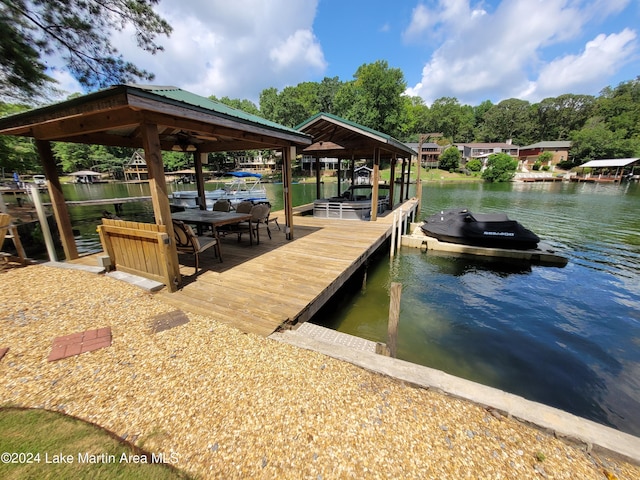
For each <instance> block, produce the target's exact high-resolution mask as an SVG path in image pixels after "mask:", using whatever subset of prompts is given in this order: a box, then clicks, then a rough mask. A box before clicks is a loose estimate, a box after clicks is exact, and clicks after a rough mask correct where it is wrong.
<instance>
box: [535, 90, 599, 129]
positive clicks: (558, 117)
mask: <svg viewBox="0 0 640 480" xmlns="http://www.w3.org/2000/svg"><path fill="white" fill-rule="evenodd" d="M595 105H596V98H595V97H594V96H592V95H573V94H570V93H568V94H565V95H560V96H559V97H553V98H545V99H544V100H542V101H541V102H540V103H539V104H537V105H534V109H533V111H534V115H535V117H536V118H535V119H536V123H537V126H536V128H535V130H536V135H537V139H538V140H569V138H570V137H571V132H573V131H574V130H580V129H581V128H582V127H583V126H584V124H585V122H586V121H587V120H588V119H589V117H591V116H592V115H593V112H594V108H595Z"/></svg>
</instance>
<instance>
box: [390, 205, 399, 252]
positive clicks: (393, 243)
mask: <svg viewBox="0 0 640 480" xmlns="http://www.w3.org/2000/svg"><path fill="white" fill-rule="evenodd" d="M397 221H398V212H393V220H392V222H391V245H390V247H389V257H390V258H393V256H394V255H395V253H396V222H397Z"/></svg>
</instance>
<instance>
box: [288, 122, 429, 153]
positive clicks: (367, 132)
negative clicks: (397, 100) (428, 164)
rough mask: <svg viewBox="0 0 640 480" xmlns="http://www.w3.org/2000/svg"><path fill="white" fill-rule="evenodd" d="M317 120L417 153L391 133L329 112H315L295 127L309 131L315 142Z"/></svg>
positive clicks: (338, 141)
mask: <svg viewBox="0 0 640 480" xmlns="http://www.w3.org/2000/svg"><path fill="white" fill-rule="evenodd" d="M319 122H327V123H331V124H334V125H340V126H342V127H343V128H344V129H346V130H349V131H350V132H351V133H352V134H357V135H361V136H364V137H368V138H370V139H373V140H374V141H375V142H377V143H380V144H382V145H386V146H388V147H390V148H391V149H393V150H394V151H397V152H398V153H403V154H409V155H417V153H416V152H415V151H414V150H413V149H411V148H410V147H408V146H407V145H405V144H404V143H402V142H400V141H399V140H396V139H395V138H393V137H392V136H391V135H387V134H386V133H383V132H380V131H378V130H374V129H373V128H369V127H366V126H364V125H360V124H359V123H356V122H354V121H352V120H347V119H345V118H342V117H339V116H337V115H333V114H331V113H326V112H320V113H317V114H315V115H313V116H311V117H310V118H308V119H307V120H305V121H304V122H302V123H301V124H299V125H298V126H296V127H295V128H296V130H298V131H301V132H305V133H309V134H310V135H311V136H312V137H313V140H314V142H316V141H318V140H319V138H317V137H318V135H317V132H315V131H314V128H313V125H314V124H317V123H319ZM336 143H338V144H340V140H336ZM383 148H384V147H383Z"/></svg>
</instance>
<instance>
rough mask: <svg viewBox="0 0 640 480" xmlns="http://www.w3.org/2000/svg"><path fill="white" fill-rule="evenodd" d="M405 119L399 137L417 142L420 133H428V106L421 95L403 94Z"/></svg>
mask: <svg viewBox="0 0 640 480" xmlns="http://www.w3.org/2000/svg"><path fill="white" fill-rule="evenodd" d="M402 98H403V99H404V104H405V106H404V108H405V111H406V114H405V118H406V119H407V120H406V122H405V123H404V126H403V128H402V129H401V134H400V137H399V139H401V140H405V141H414V142H417V141H419V139H420V134H421V133H430V132H432V130H431V125H430V122H429V107H428V106H427V105H426V104H425V103H424V100H422V98H421V97H408V96H403V97H402Z"/></svg>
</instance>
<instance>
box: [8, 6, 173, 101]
mask: <svg viewBox="0 0 640 480" xmlns="http://www.w3.org/2000/svg"><path fill="white" fill-rule="evenodd" d="M158 1H159V0H135V1H130V0H111V1H109V2H100V1H87V0H66V1H58V0H0V65H2V67H0V96H5V97H6V96H11V97H13V98H24V99H29V100H32V98H33V97H42V96H44V95H43V92H46V91H47V88H48V87H51V86H52V84H53V83H54V80H53V79H52V78H51V77H50V76H49V75H47V60H46V58H47V57H48V56H51V55H55V54H58V55H60V56H61V57H62V59H63V61H64V62H65V65H66V67H67V68H68V69H69V72H70V73H71V74H72V75H73V76H74V77H75V78H76V79H77V80H78V82H80V84H81V85H83V86H84V87H87V88H95V87H104V86H107V85H111V84H114V83H123V82H127V81H131V80H134V79H139V78H141V79H145V80H151V79H152V78H153V74H151V73H149V72H147V71H145V70H140V69H139V68H137V67H136V66H135V65H134V64H133V63H130V62H128V61H126V60H125V59H124V58H123V57H122V55H121V54H119V52H118V51H117V49H116V48H114V47H113V46H112V45H111V42H110V39H109V34H110V33H111V31H113V30H116V31H121V30H123V29H124V28H126V27H127V26H129V25H131V26H132V27H133V28H134V29H135V37H136V41H137V44H138V47H140V48H142V49H143V50H145V51H148V52H150V53H152V54H155V53H156V52H158V51H161V50H162V46H160V45H158V44H157V43H156V42H155V38H156V36H157V35H169V34H170V33H171V27H170V25H169V24H168V23H167V22H166V21H165V20H163V19H162V18H161V17H160V16H159V15H158V14H156V13H155V12H154V11H153V6H154V5H156V4H157V3H158Z"/></svg>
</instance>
